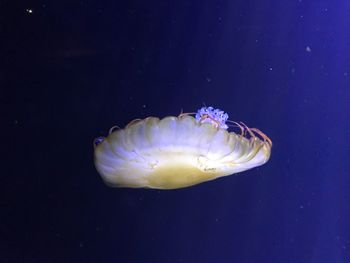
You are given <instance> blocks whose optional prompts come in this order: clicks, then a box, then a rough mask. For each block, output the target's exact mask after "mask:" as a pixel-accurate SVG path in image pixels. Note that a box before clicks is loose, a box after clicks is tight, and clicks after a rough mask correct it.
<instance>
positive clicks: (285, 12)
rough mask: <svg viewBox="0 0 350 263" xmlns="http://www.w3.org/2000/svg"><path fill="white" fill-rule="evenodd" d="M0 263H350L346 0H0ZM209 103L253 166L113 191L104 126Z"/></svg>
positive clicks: (349, 23) (349, 24)
mask: <svg viewBox="0 0 350 263" xmlns="http://www.w3.org/2000/svg"><path fill="white" fill-rule="evenodd" d="M0 38H1V43H0V66H1V67H0V70H1V71H0V87H1V95H0V96H1V97H0V107H1V113H0V114H1V120H2V131H3V132H4V134H3V136H2V145H3V147H2V156H3V157H2V162H1V164H2V165H1V166H2V172H1V174H0V178H1V179H0V180H1V181H0V185H1V198H0V204H1V216H0V218H1V219H0V222H1V224H0V249H1V250H0V261H1V262H126V263H128V262H152V263H156V262H161V263H167V262H169V263H172V262H201V263H204V262H240V263H248V262H267V263H272V262H283V263H304V262H305V263H310V262H311V263H331V262H336V263H347V262H350V225H349V220H350V205H349V204H350V196H349V193H350V179H349V168H350V166H349V161H348V159H349V156H350V142H349V136H350V122H349V116H350V106H349V103H350V51H349V50H350V3H349V2H348V1H345V0H343V1H329V0H328V1H306V0H299V1H298V0H295V1H289V0H282V1H281V0H280V1H258V0H255V1H247V0H245V1H243V0H242V1H224V0H223V1H94V0H91V1H88V0H83V1H22V2H17V3H14V2H13V1H2V2H1V3H0ZM204 104H205V105H207V106H210V105H211V106H214V107H218V108H221V109H223V110H225V111H226V112H228V113H229V115H230V119H232V120H236V121H244V122H245V123H247V124H248V125H249V126H251V127H257V128H259V129H261V130H262V131H264V132H265V133H266V134H267V135H268V136H269V137H270V138H271V139H272V141H273V143H274V145H273V149H272V155H271V159H270V161H269V162H268V163H267V164H265V165H264V166H262V167H259V168H256V169H253V170H249V171H246V172H244V173H241V174H237V175H233V176H229V177H225V178H222V179H218V180H215V181H212V182H207V183H203V184H200V185H197V186H194V187H190V188H185V189H179V190H171V191H158V190H145V189H113V188H109V187H107V186H106V185H105V184H104V183H103V182H102V180H101V178H100V176H99V175H98V173H97V171H96V170H95V168H94V165H93V157H92V155H93V147H92V142H93V139H94V138H95V137H98V136H102V135H106V134H107V133H108V129H109V128H110V127H111V126H113V125H119V126H124V125H126V124H127V123H128V122H129V121H130V120H132V119H135V118H144V117H147V116H158V117H164V116H168V115H178V114H179V113H180V112H181V110H183V111H185V112H192V111H196V110H197V109H198V108H200V107H202V106H203V105H204Z"/></svg>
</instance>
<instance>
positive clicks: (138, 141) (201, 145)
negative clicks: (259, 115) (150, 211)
mask: <svg viewBox="0 0 350 263" xmlns="http://www.w3.org/2000/svg"><path fill="white" fill-rule="evenodd" d="M231 128H232V129H235V130H236V132H234V131H229V129H231ZM94 147H95V149H94V163H95V167H96V169H97V171H98V173H99V174H100V175H101V177H102V179H103V180H104V182H105V183H106V184H107V185H109V186H114V187H130V188H153V189H177V188H184V187H189V186H193V185H196V184H199V183H202V182H206V181H210V180H213V179H216V178H219V177H223V176H228V175H231V174H235V173H239V172H242V171H245V170H248V169H251V168H254V167H257V166H260V165H263V164H264V163H266V162H267V161H268V160H269V158H270V154H271V148H272V142H271V140H270V139H269V138H268V137H267V136H266V135H265V134H264V133H263V132H261V131H260V130H258V129H256V128H249V127H248V126H246V125H245V124H244V123H243V122H234V121H230V120H228V114H227V113H225V112H224V111H222V110H220V109H214V108H213V107H202V108H201V109H199V110H198V111H197V112H196V113H181V114H180V115H179V116H177V117H176V116H169V117H165V118H163V119H159V118H156V117H148V118H145V119H136V120H133V121H131V122H130V123H129V124H127V125H126V127H125V128H123V129H121V128H118V127H117V128H116V127H113V128H111V130H110V132H109V135H108V136H107V137H106V138H104V137H99V138H96V139H95V141H94Z"/></svg>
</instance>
